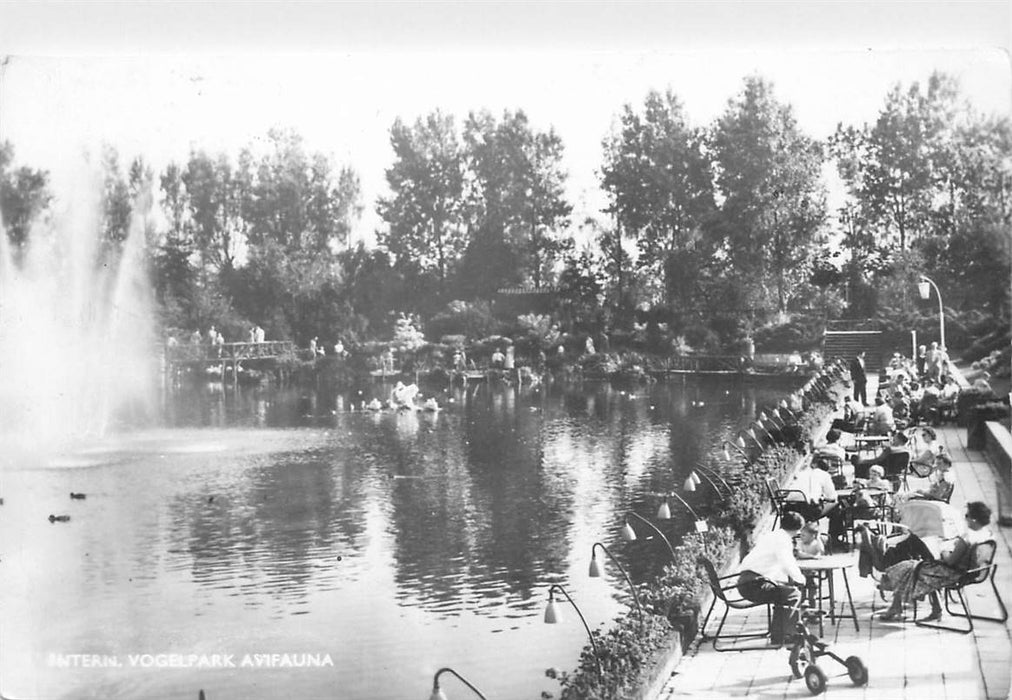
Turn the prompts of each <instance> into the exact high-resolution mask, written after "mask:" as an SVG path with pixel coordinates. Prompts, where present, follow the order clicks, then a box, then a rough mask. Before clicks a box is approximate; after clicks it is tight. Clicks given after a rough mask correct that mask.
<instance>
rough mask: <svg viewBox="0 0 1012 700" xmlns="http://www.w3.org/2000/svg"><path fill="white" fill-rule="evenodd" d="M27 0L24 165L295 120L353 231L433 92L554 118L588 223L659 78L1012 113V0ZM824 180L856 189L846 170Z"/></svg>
mask: <svg viewBox="0 0 1012 700" xmlns="http://www.w3.org/2000/svg"><path fill="white" fill-rule="evenodd" d="M22 5H23V4H22V3H8V4H5V5H3V4H0V27H6V29H2V28H0V51H3V52H4V53H5V54H7V55H9V56H10V58H9V59H8V60H7V63H6V65H5V67H4V69H3V72H2V75H0V138H2V139H7V140H10V141H11V142H12V143H13V144H14V146H15V153H16V157H17V161H18V162H19V163H24V164H28V165H32V166H33V167H43V168H46V169H48V170H50V171H51V172H52V174H53V180H54V183H56V184H57V186H58V187H60V186H63V184H64V183H69V182H72V181H74V180H72V179H71V178H70V173H72V172H74V170H75V169H76V168H77V167H78V165H77V164H78V162H79V161H80V160H81V158H82V154H84V153H86V152H90V153H97V152H98V149H99V146H100V144H101V143H109V144H112V145H114V146H115V147H116V148H117V149H118V151H119V152H120V154H121V156H122V157H123V158H124V159H128V158H131V157H133V156H134V155H138V154H143V155H144V157H145V158H146V159H147V160H148V161H149V162H150V163H151V164H152V165H153V166H154V167H155V168H156V169H161V168H163V167H164V166H165V165H166V164H167V163H168V162H170V161H173V160H175V161H177V162H182V161H185V159H186V157H187V154H188V152H189V150H190V149H191V148H197V149H201V148H202V149H206V150H208V151H210V152H212V153H218V152H226V153H229V154H232V155H233V156H234V155H235V154H236V153H237V152H238V150H239V149H240V148H241V147H243V146H246V145H250V144H253V145H254V148H256V144H257V142H258V141H259V142H260V143H262V141H263V138H264V136H265V135H266V133H267V130H268V129H270V128H271V127H274V126H280V127H285V128H293V129H295V130H296V131H298V132H299V133H301V134H302V135H303V136H304V138H305V141H306V146H307V149H309V150H311V151H320V152H323V153H325V154H327V155H329V156H330V157H332V159H333V161H334V163H335V164H336V165H350V166H352V167H353V168H354V169H355V170H356V171H357V172H358V173H359V175H360V178H361V184H362V195H363V203H364V204H365V207H366V210H365V214H364V216H363V218H362V220H361V221H360V222H359V224H358V226H357V229H356V237H359V238H362V239H364V240H371V239H372V234H373V232H374V231H375V229H376V227H377V226H380V225H381V222H380V221H379V220H378V218H377V217H376V215H375V212H374V205H375V201H376V198H377V197H378V196H380V195H381V194H384V193H385V191H386V190H385V179H384V171H385V169H386V168H388V167H389V166H390V165H391V163H392V158H393V155H392V151H391V149H390V146H389V128H390V126H391V124H392V123H393V122H394V120H395V119H396V118H398V117H399V118H401V119H403V120H405V121H408V122H410V121H413V120H414V119H415V118H417V117H419V116H423V115H425V114H427V113H429V112H431V111H433V110H435V109H440V110H442V111H443V112H447V113H450V114H453V115H455V116H456V117H457V119H458V122H462V121H463V119H464V118H465V117H466V115H467V113H468V112H469V111H472V110H480V109H488V110H490V111H491V112H492V113H493V114H501V113H502V111H503V110H505V109H510V110H512V109H518V108H519V109H523V110H524V111H525V112H526V113H527V115H528V117H529V118H530V120H531V123H532V125H533V126H534V127H535V128H538V129H548V128H554V129H555V130H556V131H557V132H558V133H559V135H560V136H561V137H562V140H563V142H564V144H565V146H566V155H565V162H564V165H565V167H566V168H567V170H568V172H569V192H568V193H569V196H570V199H571V201H572V202H573V203H574V205H575V212H574V217H573V218H574V220H576V221H579V220H582V218H584V217H585V216H593V215H595V214H597V213H598V212H599V210H600V209H601V207H603V206H604V204H605V200H604V198H603V195H602V194H601V192H600V190H599V189H598V187H597V174H598V173H597V171H598V169H599V167H600V164H601V141H602V139H603V138H604V137H605V136H606V135H607V133H608V132H609V130H610V128H611V127H612V124H613V122H614V120H615V118H616V115H617V114H618V113H619V111H620V110H621V108H622V106H623V105H624V104H626V103H631V104H633V105H634V106H635V105H640V104H642V101H643V98H644V97H645V95H646V93H647V91H648V90H650V89H658V90H665V89H668V88H670V89H672V90H673V91H674V92H675V93H676V94H677V95H678V96H679V97H680V99H681V100H682V102H683V104H684V106H685V110H686V113H687V115H688V118H689V120H690V122H691V123H693V124H695V125H698V126H704V125H706V124H709V123H710V122H712V120H714V119H715V118H716V117H717V116H719V115H720V114H721V113H722V112H723V110H724V109H725V108H726V105H727V102H728V100H729V99H730V98H733V97H734V96H735V95H736V94H737V93H738V92H739V91H740V89H741V87H742V81H743V79H744V78H745V77H746V76H748V75H754V74H759V75H761V76H763V77H765V78H767V79H769V80H771V81H772V82H773V84H774V88H775V92H776V94H777V96H778V97H779V99H780V100H782V101H784V102H787V103H790V104H791V105H792V106H793V107H794V110H795V114H796V116H797V118H798V122H799V125H800V126H801V128H802V129H803V130H804V131H806V132H807V133H808V134H809V135H811V136H813V137H815V138H820V139H821V138H825V137H827V136H829V135H830V134H831V133H832V132H833V131H834V129H835V128H836V125H837V124H838V123H840V122H842V123H845V124H854V125H858V124H861V123H864V122H871V121H874V119H875V117H876V115H877V113H878V110H879V109H880V108H881V106H882V104H883V100H884V97H885V94H886V92H887V91H888V90H889V88H890V87H891V86H892V85H893V84H895V83H897V82H901V83H903V84H904V85H907V84H909V83H910V82H912V81H922V82H923V81H925V80H926V79H927V78H928V76H929V75H930V73H931V72H932V71H933V70H942V71H945V72H947V73H950V74H952V75H954V76H956V77H957V78H958V79H959V81H960V85H961V87H962V91H963V94H964V95H965V96H966V98H967V99H968V100H969V101H970V102H971V104H973V105H974V107H975V108H976V109H978V110H980V111H982V112H985V113H998V114H1008V113H1010V111H1012V107H1010V105H1012V77H1010V75H1012V74H1010V68H1009V59H1008V53H1007V48H1006V47H1007V46H1008V44H1009V34H1010V29H1009V25H1008V21H1009V20H1008V18H1009V14H1008V10H1007V7H1008V6H1007V5H1005V4H1004V3H965V4H961V5H960V7H961V8H962V9H961V10H960V11H959V12H956V13H953V12H952V8H951V7H949V6H948V5H947V4H944V3H895V4H890V3H885V4H878V5H874V6H873V5H871V4H864V3H850V4H849V5H848V6H847V7H846V8H845V7H844V6H843V5H841V4H837V3H831V2H826V3H810V4H809V5H801V4H797V3H732V2H723V3H720V2H718V3H713V4H711V5H699V4H696V3H669V4H667V5H659V4H636V3H634V4H630V5H624V6H618V5H614V4H611V3H548V4H544V5H541V4H538V5H535V4H528V3H510V4H506V3H476V4H472V5H461V4H455V3H436V2H432V3H421V2H402V3H382V4H380V5H378V6H372V7H366V6H364V5H359V4H357V3H346V4H338V3H333V4H329V5H319V4H316V3H301V4H296V5H293V6H291V7H292V8H294V9H290V10H287V11H285V10H283V8H282V7H281V6H280V5H274V4H272V3H257V4H243V3H233V4H224V5H217V6H216V5H215V4H214V3H211V4H210V9H211V10H213V9H214V8H215V7H217V9H218V13H217V14H214V13H213V12H212V14H210V15H206V13H207V12H208V8H207V7H205V6H204V5H197V4H186V3H184V4H183V7H184V8H185V9H186V10H187V12H186V13H179V12H170V8H168V7H167V6H164V5H162V4H160V3H151V4H145V6H144V7H145V8H147V11H146V12H144V13H138V12H136V11H135V10H136V9H137V8H136V7H134V8H133V9H130V10H128V9H127V8H129V7H131V6H128V5H122V4H116V5H111V4H104V3H82V5H83V7H84V8H85V11H77V16H76V17H71V18H70V19H71V20H72V21H67V19H66V17H67V15H68V14H69V15H74V12H75V10H74V8H76V7H77V6H76V5H75V6H70V5H65V4H64V5H56V6H51V5H47V4H43V5H42V6H41V8H39V7H35V6H30V7H29V6H24V7H22ZM811 5H816V6H818V8H819V9H820V10H821V11H820V12H816V13H813V12H812V11H811V10H812V8H811ZM236 8H244V9H245V12H244V13H238V14H237V13H236V12H235V11H234V10H235V9H236ZM475 8H477V10H475ZM757 8H759V9H758V10H757ZM89 9H90V12H88V11H87V10H89ZM57 10H59V12H57ZM68 10H69V12H68ZM338 10H343V11H338ZM202 13H204V14H202ZM103 16H104V17H105V18H106V19H107V20H110V21H108V22H107V23H105V24H103V23H102V22H101V19H102V17H103ZM240 19H241V20H242V21H241V22H240V21H239V20H240ZM911 19H913V20H916V21H911ZM186 21H188V22H189V24H185V23H184V22H186ZM918 23H920V24H921V25H924V26H923V27H921V29H918ZM19 28H20V30H21V31H18V29H19ZM215 28H217V30H216V29H215ZM272 28H273V29H274V30H275V31H271V29H272ZM282 29H284V30H285V31H281V30H282ZM95 30H97V31H95ZM328 30H329V31H328ZM831 30H835V31H831ZM33 32H34V33H35V34H36V35H37V36H34V37H33ZM92 33H94V34H95V36H91V34H92ZM827 185H828V186H829V187H830V191H831V205H832V204H834V203H838V202H836V201H834V200H838V199H839V198H840V197H842V193H841V192H840V186H839V183H838V182H836V181H834V176H833V174H832V172H831V168H827Z"/></svg>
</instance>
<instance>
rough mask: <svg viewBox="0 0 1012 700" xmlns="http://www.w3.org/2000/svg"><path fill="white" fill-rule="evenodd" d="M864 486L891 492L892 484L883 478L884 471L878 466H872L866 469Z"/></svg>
mask: <svg viewBox="0 0 1012 700" xmlns="http://www.w3.org/2000/svg"><path fill="white" fill-rule="evenodd" d="M865 486H867V487H868V488H870V489H880V490H882V491H890V492H891V491H892V490H893V485H892V482H891V481H889V480H888V479H886V478H885V469H883V468H882V465H880V464H873V465H871V466H870V467H869V468H868V481H867V482H865Z"/></svg>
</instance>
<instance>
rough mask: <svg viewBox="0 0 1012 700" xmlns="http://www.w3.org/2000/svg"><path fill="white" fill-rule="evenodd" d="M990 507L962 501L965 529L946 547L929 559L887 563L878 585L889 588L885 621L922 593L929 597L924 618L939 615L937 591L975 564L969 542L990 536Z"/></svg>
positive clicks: (896, 615) (934, 617)
mask: <svg viewBox="0 0 1012 700" xmlns="http://www.w3.org/2000/svg"><path fill="white" fill-rule="evenodd" d="M990 522H991V509H990V508H988V507H987V505H985V504H984V503H981V502H980V501H974V502H972V503H967V504H966V527H967V529H966V532H965V533H963V534H962V535H960V536H959V537H957V538H955V539H954V540H953V541H952V544H951V545H950V547H949V548H948V549H947V550H946V551H944V552H942V554H941V556H940V557H939V558H938V559H935V560H933V561H915V560H906V561H901V562H897V563H895V564H893V565H892V566H890V567H889V568H888V569H887V570H886V572H885V574H884V575H883V576H882V584H881V585H882V588H883V589H884V590H892V591H894V593H893V600H892V604H891V605H890V606H889V609H888V610H886V612H885V613H884V614H883V615H882V617H881V619H882V620H885V621H894V620H901V619H902V616H903V606H904V605H905V604H906V603H909V602H911V601H914V600H918V599H920V598H923V597H924V596H925V595H926V596H928V597H929V598H930V600H931V614H930V615H928V616H927V617H926V618H924V620H925V621H930V620H937V619H938V618H940V617H941V616H942V605H941V601H940V600H939V598H938V591H941V590H943V589H945V588H946V587H948V586H951V585H953V584H955V583H957V582H958V581H959V580H960V579H961V578H962V577H963V575H964V574H965V573H966V572H967V571H968V570H970V569H971V568H973V567H974V566H976V565H977V564H976V562H974V561H972V557H971V556H970V553H971V552H972V551H973V545H975V544H978V543H980V542H984V541H985V540H988V539H992V538H993V535H992V534H991V532H990V530H989V528H988V524H990Z"/></svg>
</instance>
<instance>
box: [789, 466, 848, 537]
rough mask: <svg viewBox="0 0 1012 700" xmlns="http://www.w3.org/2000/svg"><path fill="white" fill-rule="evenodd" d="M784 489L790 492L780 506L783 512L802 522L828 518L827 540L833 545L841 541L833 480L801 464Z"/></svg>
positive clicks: (842, 525) (839, 514)
mask: <svg viewBox="0 0 1012 700" xmlns="http://www.w3.org/2000/svg"><path fill="white" fill-rule="evenodd" d="M785 488H786V489H787V490H788V491H790V492H791V493H789V494H788V495H787V500H786V502H785V503H784V509H785V510H787V511H791V512H795V513H799V514H800V515H801V516H802V517H803V518H804V519H805V521H806V522H807V521H812V520H819V519H820V518H824V517H827V516H828V517H829V537H830V539H831V540H832V541H833V544H835V545H840V544H842V541H843V534H844V524H843V511H842V509H841V508H840V504H839V502H838V499H837V496H836V487H835V486H834V485H833V477H831V476H830V475H829V473H828V472H825V471H823V470H822V469H816V468H815V467H813V466H812V462H811V460H804V461H802V463H801V466H800V467H799V468H798V471H796V472H795V473H794V478H793V479H791V480H790V481H789V482H788V483H787V485H786V486H785Z"/></svg>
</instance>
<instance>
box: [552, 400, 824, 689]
mask: <svg viewBox="0 0 1012 700" xmlns="http://www.w3.org/2000/svg"><path fill="white" fill-rule="evenodd" d="M843 391H844V389H843V383H842V381H839V380H836V381H835V382H834V383H833V384H832V386H831V387H830V388H829V389H828V390H827V391H824V392H822V393H821V394H819V395H818V396H815V394H813V395H812V397H811V399H810V402H809V403H808V405H807V406H806V408H805V411H804V413H803V414H802V415H800V416H798V419H797V421H795V422H794V424H795V425H796V426H797V427H798V428H799V429H800V431H799V433H798V437H799V439H797V440H794V441H793V444H792V445H791V446H786V445H782V444H774V445H771V446H769V447H767V448H766V449H765V450H763V452H762V454H760V455H759V456H758V457H757V458H756V459H755V460H753V462H752V464H751V466H749V467H748V468H737V469H732V464H731V462H729V461H728V460H727V459H724V458H722V457H721V456H720V455H719V454H717V453H716V452H715V453H714V454H713V455H711V457H710V460H711V463H713V464H714V465H715V467H716V468H717V470H718V471H721V472H722V473H724V474H728V473H730V472H732V471H733V474H732V475H731V476H730V478H729V479H728V481H729V482H730V483H732V485H733V487H734V488H733V491H732V493H731V495H730V497H729V498H728V499H727V500H726V502H725V503H723V504H719V505H717V506H716V507H715V509H714V511H713V512H712V513H711V515H710V517H709V518H708V520H709V523H710V528H709V530H708V531H707V532H704V533H692V534H689V535H686V536H685V537H684V538H683V539H682V542H681V543H680V544H679V545H678V546H677V547H675V558H674V561H672V563H670V564H669V565H668V566H666V567H665V568H664V570H663V571H662V572H661V574H660V575H659V576H658V577H657V578H655V579H654V580H653V581H650V582H648V583H644V584H640V585H639V586H638V587H637V590H638V591H639V597H640V600H641V601H642V603H643V606H644V608H645V611H644V613H643V614H642V615H641V614H640V613H639V612H637V611H636V610H630V611H628V612H626V613H624V614H623V615H621V616H620V617H618V618H617V619H616V620H615V624H614V626H613V627H612V628H611V629H610V630H608V631H607V632H604V633H601V632H600V631H598V630H595V631H594V632H593V634H594V639H595V641H596V643H597V647H598V656H597V658H596V659H595V656H594V651H593V649H592V648H591V647H590V646H589V645H588V646H585V647H584V649H583V652H582V653H581V655H580V661H579V665H578V667H577V669H576V670H575V671H573V672H571V673H567V672H560V671H558V670H556V669H548V671H547V672H546V675H548V676H549V677H550V678H555V679H557V680H558V681H559V683H560V686H561V692H560V697H561V698H562V700H608V699H611V698H640V697H646V695H645V692H644V691H645V689H646V688H650V687H653V685H654V684H655V683H656V682H657V681H658V676H659V675H660V673H659V672H660V670H661V669H663V668H665V664H664V661H665V660H666V658H667V657H668V656H670V655H671V654H672V653H675V654H677V653H680V651H681V650H682V649H684V647H685V646H687V645H688V643H689V642H691V640H692V639H693V638H695V636H696V633H697V625H698V622H697V620H698V617H699V611H700V608H701V606H702V603H703V601H704V600H705V598H706V594H707V591H708V586H707V583H706V580H705V577H704V575H703V573H702V571H701V570H700V569H699V566H698V565H697V563H696V561H697V559H698V558H699V557H700V556H703V557H706V558H707V559H709V560H710V561H712V562H713V563H714V565H715V566H716V567H717V568H718V569H720V568H723V567H725V566H727V565H729V564H731V563H732V562H733V561H735V560H736V559H737V555H738V551H739V549H740V547H741V544H742V542H744V541H746V540H747V539H748V538H750V537H751V535H752V532H753V530H754V529H755V526H756V524H757V523H758V522H760V520H761V519H762V518H763V517H764V516H765V515H766V514H767V513H768V512H769V503H768V499H767V498H766V495H765V483H764V482H765V479H766V478H768V477H773V478H776V479H777V480H778V481H780V482H783V480H784V479H785V478H786V477H787V476H788V475H789V474H790V473H792V472H793V470H794V468H795V467H796V466H797V464H798V461H799V460H800V459H801V457H802V456H803V453H802V452H801V451H800V450H799V449H798V448H797V445H798V444H799V443H800V444H802V445H803V444H805V443H808V442H809V441H810V440H812V439H813V438H814V437H816V433H817V432H818V431H820V430H821V429H823V428H824V426H825V424H826V422H827V418H828V416H829V415H830V414H831V413H832V411H833V410H834V408H835V406H836V404H837V401H838V398H839V396H840V395H842V393H843ZM598 663H600V669H601V670H600V672H599V671H598ZM669 665H670V664H668V666H669ZM550 695H551V694H549V693H542V697H550Z"/></svg>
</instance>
